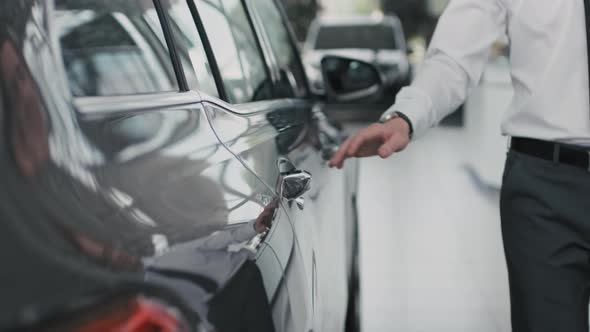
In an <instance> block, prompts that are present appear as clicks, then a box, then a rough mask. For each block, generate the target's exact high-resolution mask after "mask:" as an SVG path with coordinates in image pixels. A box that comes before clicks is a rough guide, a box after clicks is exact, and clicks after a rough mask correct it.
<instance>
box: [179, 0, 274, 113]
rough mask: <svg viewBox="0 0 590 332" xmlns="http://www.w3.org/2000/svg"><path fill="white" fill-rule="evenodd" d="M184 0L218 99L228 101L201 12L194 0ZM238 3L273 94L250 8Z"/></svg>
mask: <svg viewBox="0 0 590 332" xmlns="http://www.w3.org/2000/svg"><path fill="white" fill-rule="evenodd" d="M186 1H187V3H188V5H189V8H190V10H191V13H192V15H193V19H194V21H195V23H196V24H197V30H198V31H199V35H200V36H201V41H202V42H203V47H204V48H205V54H206V55H207V59H208V60H209V64H210V66H211V71H212V74H213V77H214V78H215V85H216V86H217V90H218V93H219V99H221V100H223V101H224V102H228V103H229V97H228V94H227V91H226V89H225V85H224V84H223V76H222V75H221V70H220V69H219V64H218V63H217V58H216V57H215V53H214V52H213V47H212V46H211V41H210V40H209V37H208V35H207V30H206V29H205V25H204V23H203V20H202V17H201V14H200V13H199V10H198V8H197V5H196V4H195V0H186ZM202 1H206V2H208V1H207V0H202ZM240 4H241V5H242V7H243V9H244V12H245V14H246V17H247V19H248V25H249V27H250V29H251V30H252V32H253V34H254V40H255V42H256V47H257V49H258V53H259V56H260V59H261V60H262V62H263V66H264V70H265V74H266V76H267V79H269V80H271V83H272V89H273V94H274V90H275V84H274V81H273V80H274V79H273V75H272V72H271V67H270V65H269V59H268V58H267V55H266V54H265V52H264V49H263V45H262V42H261V40H260V35H259V33H258V30H257V29H256V26H255V24H254V21H253V19H252V15H251V12H250V8H249V7H248V6H247V3H246V1H245V0H240ZM211 5H212V6H214V7H215V5H214V4H211ZM230 23H231V22H230ZM233 105H236V104H233Z"/></svg>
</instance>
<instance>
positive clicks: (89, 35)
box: [55, 0, 178, 97]
mask: <svg viewBox="0 0 590 332" xmlns="http://www.w3.org/2000/svg"><path fill="white" fill-rule="evenodd" d="M55 22H56V26H57V28H58V33H59V41H60V44H61V51H62V56H63V61H64V65H65V69H66V72H67V75H68V79H69V83H70V88H71V90H72V93H73V94H74V95H75V96H77V97H83V96H113V95H129V94H139V93H155V92H164V91H174V90H178V85H177V81H176V76H175V74H174V70H173V67H172V63H171V60H170V57H169V53H168V50H167V47H166V44H165V43H164V42H163V38H158V35H163V32H162V27H161V26H160V23H159V20H158V17H157V13H156V10H155V8H154V6H153V3H151V2H147V1H144V2H142V3H139V2H136V1H129V2H127V1H108V2H107V1H102V0H86V1H71V0H58V1H56V11H55Z"/></svg>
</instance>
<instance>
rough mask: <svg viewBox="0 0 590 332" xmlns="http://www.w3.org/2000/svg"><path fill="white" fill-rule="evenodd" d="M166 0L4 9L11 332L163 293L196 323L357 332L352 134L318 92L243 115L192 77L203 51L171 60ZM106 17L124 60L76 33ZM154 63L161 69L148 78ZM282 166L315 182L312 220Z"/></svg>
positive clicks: (3, 324) (2, 94)
mask: <svg viewBox="0 0 590 332" xmlns="http://www.w3.org/2000/svg"><path fill="white" fill-rule="evenodd" d="M97 1H98V0H97ZM64 3H69V4H70V5H75V6H82V7H81V8H77V9H76V10H74V11H72V12H67V11H66V12H64V11H63V10H62V8H61V7H60V6H63V5H64ZM102 3H103V2H100V4H101V5H100V6H98V7H97V8H98V10H99V11H100V10H102V7H101V6H102ZM163 3H165V2H163V1H159V0H156V1H155V2H154V1H151V0H140V1H138V2H109V3H108V4H106V3H105V6H106V7H105V8H107V9H112V8H117V6H125V8H126V9H125V10H123V9H121V10H120V11H117V10H112V12H108V10H107V13H100V14H97V13H95V12H92V11H86V10H85V9H84V8H83V6H84V3H78V2H71V1H67V0H63V1H62V0H59V1H58V2H57V5H56V2H55V1H41V0H27V1H23V2H19V3H18V4H13V3H11V4H10V5H9V4H3V5H0V13H1V14H0V51H1V52H0V64H2V65H3V66H2V68H1V71H0V87H2V89H0V102H1V103H0V124H1V126H0V133H1V134H2V135H0V145H2V149H0V179H1V181H0V183H1V184H2V190H1V191H0V197H1V198H0V220H1V221H2V227H3V231H2V232H1V233H2V236H1V237H2V239H1V241H0V252H1V255H2V257H3V258H4V260H3V262H5V267H4V268H3V269H2V271H1V272H0V276H1V278H0V279H1V280H2V281H3V282H5V285H7V286H6V287H5V288H4V291H3V300H1V301H0V308H1V309H2V313H3V314H2V315H0V329H4V328H10V329H14V328H21V329H23V330H27V331H37V330H44V329H45V328H47V327H48V326H49V325H46V324H47V322H48V321H52V322H55V323H56V324H58V325H59V324H61V323H62V322H63V323H64V324H65V325H64V326H67V325H68V324H69V323H70V322H71V320H74V319H77V318H78V317H82V316H85V314H86V313H87V312H90V313H91V314H94V315H98V314H99V313H100V312H98V313H95V312H93V311H94V307H95V306H96V305H100V304H101V303H103V302H104V301H107V302H108V301H110V300H111V299H114V298H117V297H120V296H130V297H134V296H147V297H150V298H155V299H158V300H160V301H162V302H164V303H166V304H167V305H169V306H170V307H171V308H173V309H175V310H177V312H178V313H179V317H184V318H185V319H186V320H187V321H188V322H189V323H190V327H191V330H197V329H201V330H205V331H213V330H219V331H238V330H242V329H247V330H251V331H275V330H276V331H295V332H299V331H310V330H314V331H322V330H330V331H332V330H341V329H342V328H343V324H344V319H345V315H346V302H347V296H348V294H347V281H348V277H349V275H350V269H351V266H350V265H351V263H350V262H351V257H352V255H353V253H352V252H351V251H350V250H349V249H350V248H348V247H347V245H346V244H345V243H346V242H347V241H348V242H351V241H352V236H353V231H352V229H353V224H352V222H353V221H354V218H353V213H352V212H350V211H351V210H350V206H348V205H347V204H348V203H349V202H350V199H351V198H352V197H353V195H354V192H355V190H356V187H355V184H354V182H355V180H356V179H353V177H356V173H355V172H351V171H350V169H349V170H347V171H346V173H339V172H328V168H327V165H326V158H327V156H328V155H329V153H330V151H333V149H334V147H335V146H336V145H337V144H339V143H340V142H341V139H342V137H341V135H340V132H339V130H337V129H336V128H334V127H333V126H331V125H330V124H329V123H328V122H327V120H326V119H325V117H322V116H320V115H321V110H320V109H319V108H318V104H317V103H316V101H314V100H313V99H312V98H311V96H310V95H309V94H308V91H306V88H303V89H301V90H299V92H297V93H296V96H295V97H297V98H291V99H284V98H282V97H281V98H279V97H277V98H275V99H274V100H270V101H263V102H254V103H247V104H243V105H230V104H227V103H226V102H224V101H221V100H220V99H218V98H216V97H209V96H208V95H207V94H206V93H201V92H200V91H201V90H200V89H199V88H198V87H196V88H193V84H194V85H198V84H200V83H199V82H197V81H196V80H193V79H192V78H191V77H184V79H185V80H186V79H188V80H187V81H185V82H183V80H182V79H180V78H181V77H183V75H182V74H183V71H182V69H183V66H186V65H188V64H190V62H191V61H197V60H196V59H197V58H198V57H199V56H201V57H202V56H203V55H202V54H201V55H196V54H197V53H196V52H198V50H196V49H194V50H184V49H182V47H181V46H179V45H176V47H173V48H172V49H170V45H172V46H174V44H170V42H171V40H173V38H171V36H170V35H169V34H167V32H168V31H159V30H158V29H157V27H158V26H159V24H161V21H162V20H164V19H165V18H166V15H164V14H162V10H163V9H162V8H165V7H158V6H156V5H159V6H162V4H163ZM126 10H140V13H139V15H138V17H126V16H125V11H126ZM107 23H108V24H114V25H113V26H116V27H117V29H116V31H115V32H117V33H118V34H119V35H118V36H119V37H121V36H123V37H121V38H120V39H117V38H113V40H115V41H119V42H120V41H121V40H126V43H128V44H125V45H124V46H126V47H125V48H124V49H123V50H121V49H117V50H115V48H113V47H112V46H117V45H110V44H109V45H108V46H109V47H104V46H105V44H101V43H102V42H103V40H100V38H111V37H114V34H115V32H112V33H113V34H111V35H109V34H102V35H101V34H97V35H92V36H90V37H92V38H90V37H89V38H88V39H84V38H82V39H79V40H78V39H76V38H80V36H86V35H87V34H89V33H90V32H93V31H98V32H100V31H107V30H106V29H103V28H101V27H102V26H103V25H104V24H107ZM90 28H92V29H90ZM111 28H112V26H111ZM7 30H10V31H7ZM64 31H65V33H64ZM258 33H260V32H259V31H258ZM101 36H102V37H101ZM97 38H98V39H97ZM257 38H262V36H257ZM89 40H90V41H91V44H92V45H94V46H97V45H98V46H97V48H92V50H88V52H85V50H86V48H87V45H86V44H84V42H89V43H90V41H89ZM113 40H110V42H113V43H114V41H113ZM291 42H292V41H291ZM263 44H264V43H263ZM118 46H120V45H118ZM267 46H268V45H267ZM267 46H264V47H267ZM292 47H293V49H296V47H295V45H294V44H292ZM114 50H115V51H114ZM138 51H139V53H138ZM175 51H178V52H179V53H180V54H175ZM109 52H114V55H113V54H111V53H109ZM141 52H144V53H145V54H148V56H146V57H147V59H148V60H149V61H148V63H149V65H148V64H144V65H142V66H137V67H136V66H135V65H136V64H137V63H135V61H139V60H141V59H138V58H137V54H142V53H141ZM186 54H188V55H186ZM175 56H176V57H175ZM206 56H209V54H207V55H206ZM122 57H123V58H122ZM89 59H90V60H89ZM105 59H108V61H112V62H109V63H110V65H109V66H103V67H101V66H102V65H104V63H102V62H101V61H106V60H105ZM117 59H118V60H121V61H119V62H117V61H115V60H117ZM123 60H124V61H123ZM265 60H266V62H265V65H266V66H268V67H269V70H275V71H277V72H280V70H277V68H276V66H277V63H275V62H273V61H270V60H268V59H265ZM108 61H107V62H108ZM129 61H131V62H129ZM199 61H200V60H199ZM297 61H300V60H297ZM117 63H118V64H119V66H120V67H116V65H115V64H117ZM139 63H142V62H139ZM7 64H8V65H7ZM299 65H301V64H300V63H299ZM111 66H112V67H111ZM146 66H147V67H157V68H146ZM301 67H302V66H301ZM12 68H17V69H18V70H13V69H12ZM89 68H90V69H89ZM101 68H103V69H105V68H106V69H108V70H110V71H109V72H106V73H103V74H104V75H103V76H101V77H102V78H104V80H103V81H100V82H92V80H93V79H94V80H97V79H96V77H98V76H99V73H93V72H92V70H97V69H99V70H100V69H101ZM112 68H116V69H117V68H118V69H117V70H112ZM148 69H149V70H152V72H154V71H155V72H156V73H157V75H155V76H150V77H149V79H148V78H147V77H148V76H149V75H148V76H142V75H139V76H136V75H135V74H134V71H135V70H139V71H142V70H145V71H146V72H147V73H149V72H150V71H149V70H148ZM184 69H186V68H184ZM209 69H210V68H209ZM204 72H207V70H203V71H202V72H200V73H199V75H203V73H204ZM81 73H82V74H83V73H90V74H89V76H84V75H82V74H81ZM107 74H108V75H107ZM144 74H145V73H144ZM280 75H281V74H280V73H279V75H278V76H277V77H276V78H275V79H276V80H279V79H280ZM301 75H303V76H302V77H303V78H305V74H304V73H303V72H302V73H301ZM199 78H200V77H199ZM137 79H140V80H141V82H135V81H134V80H137ZM152 79H153V80H156V81H155V82H150V81H149V80H152ZM109 80H110V81H109ZM113 80H115V81H113ZM121 80H122V81H124V83H121ZM109 82H110V83H109ZM165 82H168V83H165ZM217 83H218V82H217ZM274 83H275V84H277V82H274ZM300 83H301V82H300ZM133 89H136V90H133ZM211 89H213V88H212V87H211V84H209V85H208V87H207V89H206V90H207V91H208V92H209V91H210V90H211ZM153 90H156V91H153ZM121 91H122V92H123V93H121V94H117V92H121ZM280 158H288V159H289V160H291V161H292V162H293V164H294V165H295V166H296V167H298V168H300V169H305V170H309V171H310V172H312V173H313V174H314V177H315V178H314V185H313V187H312V189H311V191H310V192H308V193H307V194H305V197H304V198H305V199H306V202H305V206H304V209H303V210H300V208H299V206H298V205H297V204H295V203H294V202H292V201H291V202H289V201H287V200H286V199H284V198H282V197H280V193H281V187H280V184H281V174H280V172H279V169H278V167H277V161H278V160H279V159H280ZM353 164H354V163H351V165H353ZM355 165H356V164H355ZM175 312H176V311H175ZM93 317H94V316H93ZM98 318H100V316H98ZM59 326H61V325H59ZM56 329H57V330H66V329H65V327H64V328H63V329H61V328H60V327H57V328H56Z"/></svg>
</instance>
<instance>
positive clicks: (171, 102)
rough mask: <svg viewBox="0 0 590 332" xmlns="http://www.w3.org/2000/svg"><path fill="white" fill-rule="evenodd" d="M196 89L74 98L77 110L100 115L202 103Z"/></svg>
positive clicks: (88, 114)
mask: <svg viewBox="0 0 590 332" xmlns="http://www.w3.org/2000/svg"><path fill="white" fill-rule="evenodd" d="M201 101H202V99H201V95H200V94H199V93H198V92H196V91H187V92H164V93H156V94H140V95H130V96H108V97H81V98H75V99H74V106H75V107H76V110H77V111H78V112H79V113H80V114H81V115H84V116H88V117H94V116H97V117H100V116H105V115H113V114H119V113H129V112H134V111H148V110H162V109H166V108H174V107H182V106H188V105H195V104H199V103H201Z"/></svg>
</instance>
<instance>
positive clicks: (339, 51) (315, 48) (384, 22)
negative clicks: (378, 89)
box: [303, 15, 411, 107]
mask: <svg viewBox="0 0 590 332" xmlns="http://www.w3.org/2000/svg"><path fill="white" fill-rule="evenodd" d="M326 55H336V56H343V57H347V58H353V59H358V60H362V61H365V62H369V63H372V64H374V65H376V67H378V68H379V69H380V72H381V75H382V78H383V81H384V83H385V84H384V86H385V91H383V94H382V96H381V97H380V98H378V99H377V100H372V101H370V102H371V103H373V104H375V105H382V106H384V107H388V106H390V105H391V104H392V102H393V99H394V97H395V95H396V94H397V92H398V91H399V90H400V89H401V88H402V87H403V86H405V85H408V84H409V83H410V80H411V66H410V61H409V59H408V47H407V44H406V39H405V37H404V31H403V28H402V24H401V22H400V20H399V19H398V18H397V17H395V16H390V15H386V16H383V15H380V16H354V17H320V18H318V19H316V20H315V21H314V22H313V23H312V25H311V27H310V29H309V33H308V37H307V41H306V42H305V46H304V56H303V59H304V63H305V66H306V70H307V72H308V75H309V78H310V81H311V87H312V90H313V91H314V92H315V93H317V94H323V93H324V92H325V91H324V85H323V84H324V83H323V80H322V73H321V70H320V65H321V59H322V58H323V57H324V56H326Z"/></svg>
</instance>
